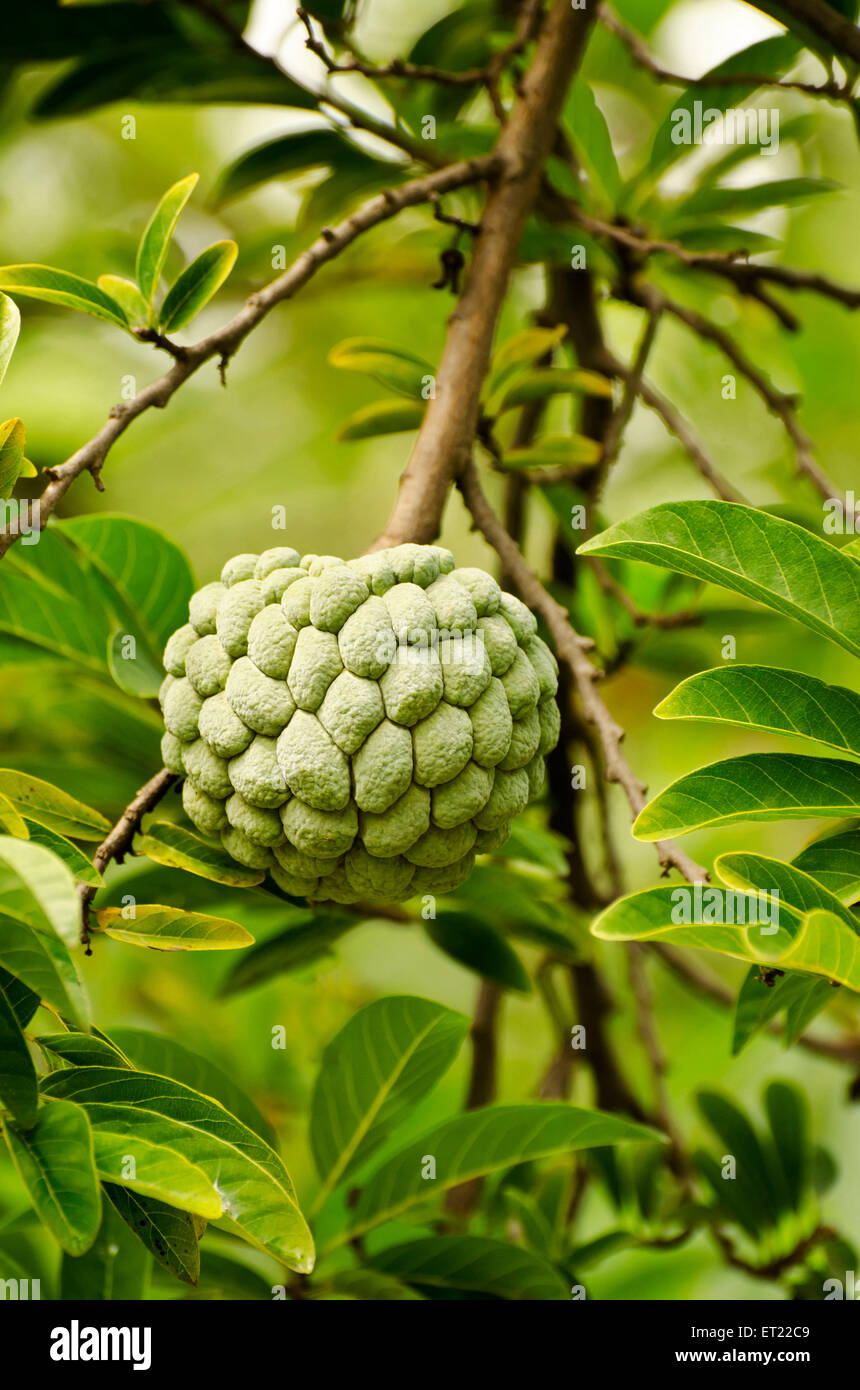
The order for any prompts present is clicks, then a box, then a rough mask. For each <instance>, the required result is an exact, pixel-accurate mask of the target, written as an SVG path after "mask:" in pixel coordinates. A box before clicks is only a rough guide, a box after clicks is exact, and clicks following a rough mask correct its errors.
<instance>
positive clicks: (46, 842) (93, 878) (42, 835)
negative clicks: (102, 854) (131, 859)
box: [0, 812, 104, 888]
mask: <svg viewBox="0 0 860 1390" xmlns="http://www.w3.org/2000/svg"><path fill="white" fill-rule="evenodd" d="M0 821H2V812H0ZM22 824H23V826H24V829H25V830H26V831H27V839H28V840H29V841H30V844H32V845H42V846H43V848H44V849H47V850H50V851H51V853H52V854H54V855H56V857H57V858H58V859H62V861H63V863H64V864H65V865H66V866H67V868H68V869H70V870H71V873H72V876H73V878H74V879H75V882H76V883H87V884H89V885H90V887H91V888H101V886H102V884H103V883H104V879H103V878H102V876H101V874H100V873H99V871H98V869H97V868H96V867H95V865H94V864H93V863H92V862H91V861H90V860H89V859H88V858H87V856H86V855H85V854H84V852H83V850H80V849H78V847H77V845H73V844H72V842H71V840H67V839H66V837H65V836H64V835H60V834H58V833H57V831H56V830H49V829H48V828H47V826H44V825H40V824H39V822H38V821H34V820H30V819H29V818H26V817H25V818H24V820H23V821H22Z"/></svg>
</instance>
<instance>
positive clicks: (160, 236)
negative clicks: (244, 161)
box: [132, 174, 199, 323]
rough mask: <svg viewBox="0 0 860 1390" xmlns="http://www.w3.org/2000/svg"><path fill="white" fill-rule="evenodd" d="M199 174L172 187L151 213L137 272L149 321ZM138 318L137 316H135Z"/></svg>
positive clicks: (136, 264) (136, 268) (139, 253)
mask: <svg viewBox="0 0 860 1390" xmlns="http://www.w3.org/2000/svg"><path fill="white" fill-rule="evenodd" d="M198 177H199V175H197V174H188V175H187V177H186V178H184V179H180V180H179V182H178V183H175V184H173V186H172V187H171V188H168V190H167V192H166V193H165V194H164V196H163V198H162V199H161V200H160V202H159V204H158V206H157V207H156V209H155V211H154V212H153V214H152V216H151V217H150V219H149V221H148V222H147V224H146V227H145V228H144V231H143V235H142V237H141V238H140V244H139V245H138V248H137V259H136V263H135V275H136V276H137V283H138V285H139V287H140V290H139V295H140V300H141V303H142V308H143V319H142V320H140V321H141V322H143V323H148V322H149V320H150V314H151V309H152V301H153V297H154V295H155V293H156V291H157V289H158V286H159V282H160V280H161V273H162V271H163V269H164V262H165V260H166V259H167V253H168V251H169V250H170V243H171V241H172V239H173V233H174V232H175V231H176V224H177V222H178V221H179V218H180V216H181V214H182V209H183V208H184V207H185V204H186V203H187V202H188V199H189V198H190V197H191V194H192V192H193V191H194V187H195V185H196V183H197V179H198ZM132 321H133V322H137V321H138V320H137V319H134V320H132Z"/></svg>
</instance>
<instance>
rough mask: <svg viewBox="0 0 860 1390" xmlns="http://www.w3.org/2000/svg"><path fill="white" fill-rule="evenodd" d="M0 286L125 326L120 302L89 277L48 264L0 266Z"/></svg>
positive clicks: (125, 321) (126, 325) (126, 324)
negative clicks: (73, 273)
mask: <svg viewBox="0 0 860 1390" xmlns="http://www.w3.org/2000/svg"><path fill="white" fill-rule="evenodd" d="M0 288H2V289H4V290H11V291H12V292H13V293H15V294H23V295H27V296H29V298H30V299H44V300H46V301H47V302H48V303H49V304H60V305H62V306H63V307H64V308H66V309H78V310H79V311H80V312H81V313H83V314H91V315H92V316H93V317H94V318H97V319H104V320H105V321H106V322H107V323H114V324H117V325H118V327H120V328H126V329H127V328H128V322H127V320H126V317H125V314H124V313H123V310H122V306H121V305H120V304H118V303H117V302H116V300H115V299H113V298H111V296H110V295H109V294H106V293H105V291H104V290H102V289H99V287H98V285H94V284H93V283H92V281H90V280H84V279H83V278H82V277H81V276H80V275H72V274H70V272H69V271H67V270H57V269H56V267H54V266H50V265H32V264H28V265H4V266H0Z"/></svg>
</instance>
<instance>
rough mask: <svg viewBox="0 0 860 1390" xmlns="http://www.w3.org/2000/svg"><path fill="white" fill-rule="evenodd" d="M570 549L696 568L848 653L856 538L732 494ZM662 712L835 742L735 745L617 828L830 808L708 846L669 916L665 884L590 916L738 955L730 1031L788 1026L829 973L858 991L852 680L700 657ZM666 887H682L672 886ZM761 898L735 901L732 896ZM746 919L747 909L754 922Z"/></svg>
mask: <svg viewBox="0 0 860 1390" xmlns="http://www.w3.org/2000/svg"><path fill="white" fill-rule="evenodd" d="M581 551H582V553H584V554H591V555H606V556H610V557H611V556H624V557H627V558H628V559H633V560H639V561H645V562H646V563H650V564H656V565H660V566H662V567H667V568H671V569H674V570H677V571H679V572H680V573H681V574H685V575H690V576H693V577H695V578H697V579H704V580H708V581H710V582H711V583H714V584H717V585H720V586H721V587H723V588H725V589H729V590H732V591H734V592H735V593H737V594H740V595H743V596H744V597H746V598H749V599H753V600H754V601H756V602H758V603H760V604H763V605H765V606H766V607H768V608H770V609H772V610H774V611H775V612H777V613H779V614H784V615H787V616H789V617H791V618H793V619H795V620H796V621H797V622H799V623H802V624H803V625H804V626H805V627H806V628H808V629H810V630H811V631H813V632H815V633H817V634H819V635H821V636H823V637H826V638H828V639H829V640H830V641H832V642H834V643H836V644H837V645H838V646H840V647H842V648H843V649H844V650H847V651H848V652H850V653H851V654H852V655H853V656H860V563H858V557H860V547H858V544H857V542H856V540H853V541H850V542H849V543H848V544H847V545H845V546H843V547H842V548H841V549H839V548H837V547H836V546H834V545H831V544H830V543H829V542H828V541H827V540H825V539H824V538H823V537H822V536H818V535H815V534H814V533H813V532H811V531H807V530H805V529H804V528H802V527H800V526H797V525H795V524H794V523H793V522H789V521H785V520H783V519H782V518H780V517H776V516H772V515H770V514H769V513H767V512H765V511H755V510H753V509H752V508H749V507H743V506H740V505H738V504H734V503H724V502H678V503H663V504H662V505H660V506H658V507H655V508H652V509H651V510H650V511H648V512H644V513H642V514H641V515H640V516H635V517H632V518H631V519H630V520H629V521H626V522H621V523H619V524H618V525H616V526H613V527H610V529H609V530H608V531H605V532H603V533H602V534H601V535H599V536H596V537H594V538H593V539H592V540H590V541H587V542H586V543H585V544H584V545H583V546H582V547H581ZM656 713H657V714H658V715H660V717H661V718H663V719H687V720H704V721H711V722H716V723H724V724H730V725H733V726H736V727H740V728H746V729H757V730H761V731H763V732H766V733H769V734H782V735H790V736H792V737H800V738H805V739H808V740H810V741H812V742H814V743H816V744H818V745H821V746H823V747H824V748H825V749H827V750H828V751H832V750H835V751H836V752H837V753H839V754H840V756H839V757H832V756H827V757H824V756H821V755H820V754H815V755H812V754H802V753H794V752H789V753H748V754H743V755H741V756H739V757H733V758H728V759H725V760H723V761H720V762H716V763H711V764H709V765H708V766H706V767H702V768H699V769H697V770H696V771H694V772H690V773H687V774H685V775H684V776H683V777H680V778H679V779H678V780H677V781H675V782H673V783H672V784H671V785H670V786H668V787H666V788H665V789H664V790H663V791H662V792H660V793H659V794H658V795H657V796H656V797H654V798H653V800H651V801H650V802H649V803H648V805H647V806H645V807H644V808H643V810H642V811H641V812H640V815H639V817H638V819H637V820H636V823H635V825H634V828H633V833H634V834H635V835H636V836H637V837H638V838H640V839H642V840H660V839H664V838H666V837H669V836H676V835H684V834H688V833H689V832H691V831H694V830H701V829H703V828H706V827H715V826H724V825H733V824H742V823H744V822H750V821H765V822H767V821H771V822H773V821H776V822H784V821H791V820H812V819H815V818H828V819H831V820H832V819H834V818H838V819H839V822H840V823H839V824H838V826H837V827H835V828H834V827H828V828H827V829H825V830H824V831H823V832H822V833H821V834H820V835H818V836H817V837H816V838H814V839H813V840H812V841H811V842H810V843H808V844H807V845H806V846H805V847H804V848H803V849H801V850H800V852H799V853H798V854H797V855H795V857H794V858H793V859H792V860H791V862H790V863H784V862H782V861H781V860H777V859H772V858H769V857H767V856H764V855H760V854H752V853H746V852H737V853H731V854H723V855H721V856H720V857H719V858H718V859H717V861H716V864H715V870H716V873H717V874H718V876H719V878H720V880H721V882H722V883H723V884H725V885H726V886H725V887H724V888H718V887H712V888H706V889H704V890H703V891H702V904H701V906H699V907H698V909H697V911H695V912H693V913H691V914H689V915H688V916H687V917H686V918H684V917H683V916H682V915H681V914H680V913H679V911H678V907H679V897H678V892H679V890H676V889H674V888H672V887H670V886H664V887H660V888H653V889H648V890H646V891H645V892H642V893H635V894H633V895H632V896H630V897H626V898H622V899H619V900H618V901H617V902H615V903H613V904H612V905H611V906H610V907H609V908H607V910H606V911H605V912H604V913H603V914H602V915H601V916H600V917H599V918H598V919H597V921H596V922H595V923H594V924H593V927H592V930H593V932H594V933H595V935H597V936H600V937H603V938H604V939H607V940H626V941H630V940H661V941H665V942H670V943H675V944H679V945H688V946H696V947H699V948H703V949H705V950H712V951H717V952H720V953H723V954H726V955H730V956H734V957H736V958H737V959H740V960H745V961H750V962H753V964H752V965H751V967H750V971H749V973H748V975H747V978H746V980H745V982H744V985H743V987H742V989H741V992H740V995H739V998H738V1006H737V1017H736V1024H735V1047H736V1049H737V1048H740V1047H741V1046H743V1044H744V1043H745V1042H746V1041H747V1040H748V1039H749V1038H750V1037H751V1036H752V1034H753V1033H754V1032H756V1031H757V1030H758V1029H760V1028H762V1027H763V1026H764V1025H766V1024H767V1022H768V1021H769V1020H770V1019H772V1018H773V1017H774V1016H775V1015H777V1014H779V1013H784V1014H785V1016H786V1023H787V1033H788V1037H789V1040H794V1039H796V1038H797V1036H798V1035H799V1033H801V1032H802V1031H803V1029H804V1027H805V1026H806V1024H807V1023H808V1022H809V1020H810V1019H811V1018H813V1017H814V1016H815V1014H817V1013H818V1012H819V1011H820V1010H821V1009H823V1008H824V1007H825V1006H826V1004H827V1003H828V1001H829V999H830V998H831V997H832V994H833V988H832V987H833V986H834V985H844V986H846V987H847V988H848V989H850V990H853V991H855V992H858V993H860V922H858V917H857V914H856V911H855V910H854V909H855V906H856V904H857V903H858V902H860V868H858V866H860V830H858V828H857V821H858V819H860V767H858V759H860V696H858V695H857V694H856V693H855V692H854V691H853V690H849V689H847V688H844V687H842V686H834V685H829V684H827V683H826V682H824V681H822V680H819V679H818V678H816V677H813V676H806V675H802V674H800V673H799V672H797V671H793V670H785V669H782V668H776V667H768V666H755V665H747V664H738V665H726V666H723V667H720V668H717V669H714V670H708V671H702V672H699V673H698V674H697V675H694V676H691V677H689V678H688V679H687V680H685V681H683V682H682V683H681V684H680V685H679V686H678V687H677V688H676V689H675V690H673V691H672V692H671V694H669V695H668V696H667V697H666V699H665V700H664V701H663V702H662V703H661V704H660V705H659V706H658V707H657V710H656ZM680 892H681V894H683V893H686V892H690V893H691V892H692V890H687V889H682V890H680ZM738 897H740V900H741V902H743V903H746V904H747V906H748V907H750V908H751V907H752V905H753V904H758V905H761V903H762V900H764V906H765V908H766V909H769V910H765V911H764V912H763V913H761V912H760V913H759V917H758V919H756V918H755V917H752V916H750V915H748V914H746V915H744V916H743V917H739V914H738V911H737V900H738ZM757 921H758V924H756V922H757Z"/></svg>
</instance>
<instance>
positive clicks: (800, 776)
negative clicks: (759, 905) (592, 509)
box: [633, 753, 860, 840]
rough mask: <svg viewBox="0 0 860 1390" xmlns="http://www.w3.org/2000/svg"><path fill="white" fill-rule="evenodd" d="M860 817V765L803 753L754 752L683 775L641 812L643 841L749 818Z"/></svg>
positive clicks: (636, 830)
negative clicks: (805, 755)
mask: <svg viewBox="0 0 860 1390" xmlns="http://www.w3.org/2000/svg"><path fill="white" fill-rule="evenodd" d="M858 815H860V767H858V766H857V765H856V764H854V763H849V762H841V761H839V760H837V759H836V758H809V757H804V756H802V755H801V754H799V753H749V754H747V755H745V756H743V757H739V758H726V759H725V760H724V761H723V762H718V763H711V764H709V766H707V767H702V768H699V769H698V770H697V771H695V772H688V773H686V775H685V776H683V777H679V778H678V780H677V781H676V782H672V783H671V784H670V785H669V786H668V787H666V788H665V789H664V790H663V791H662V792H659V793H658V794H657V796H655V797H654V798H653V800H652V801H649V802H648V805H647V806H645V807H643V809H642V810H641V811H640V812H639V815H638V816H637V818H636V820H635V822H634V824H633V834H634V835H635V836H636V838H637V840H662V839H665V838H666V837H667V836H674V835H686V834H688V833H689V832H690V831H691V830H702V829H704V828H705V827H706V826H714V825H737V824H739V823H740V822H743V821H782V820H811V819H812V818H813V817H814V816H858Z"/></svg>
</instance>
